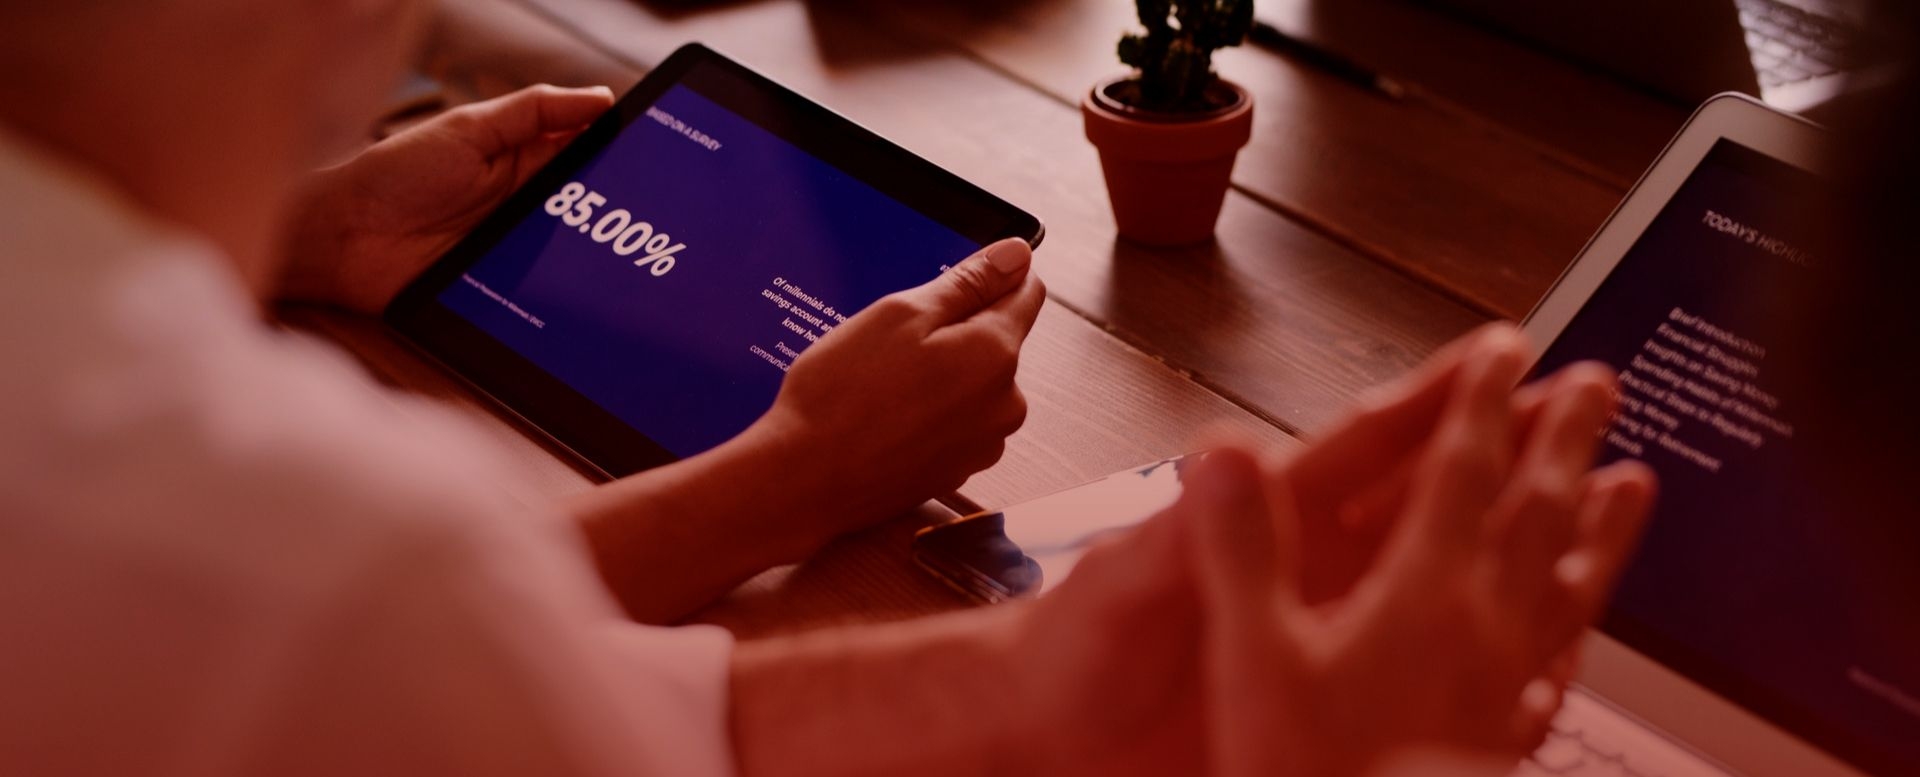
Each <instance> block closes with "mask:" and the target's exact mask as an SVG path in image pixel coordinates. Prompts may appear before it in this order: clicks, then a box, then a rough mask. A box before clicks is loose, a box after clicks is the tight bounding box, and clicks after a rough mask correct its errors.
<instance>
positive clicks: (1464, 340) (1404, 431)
mask: <svg viewBox="0 0 1920 777" xmlns="http://www.w3.org/2000/svg"><path fill="white" fill-rule="evenodd" d="M1512 332H1513V328H1512V325H1510V324H1502V323H1496V324H1489V325H1487V326H1484V327H1481V328H1480V329H1478V330H1475V331H1474V332H1473V333H1471V334H1468V335H1466V336H1464V337H1461V338H1459V339H1457V340H1455V341H1453V342H1452V343H1451V344H1449V345H1448V346H1447V347H1445V348H1443V349H1441V350H1440V351H1439V352H1438V353H1436V354H1435V355H1434V356H1433V358H1431V359H1428V360H1427V362H1426V363H1425V364H1424V365H1423V366H1421V368H1420V369H1419V370H1418V371H1416V372H1414V373H1413V374H1412V375H1410V376H1408V377H1406V378H1404V379H1402V380H1400V381H1398V382H1396V383H1395V384H1393V385H1392V386H1390V387H1388V388H1385V389H1382V390H1380V391H1379V392H1378V393H1376V394H1375V395H1373V396H1372V397H1371V398H1369V399H1367V400H1365V401H1364V402H1363V403H1362V405H1361V407H1360V409H1359V410H1358V411H1357V412H1355V413H1354V414H1352V415H1350V416H1348V417H1347V418H1346V419H1344V420H1342V421H1341V422H1339V423H1337V424H1336V425H1335V426H1334V428H1333V429H1332V430H1331V431H1329V432H1327V433H1326V434H1324V435H1322V436H1321V437H1320V438H1318V439H1316V440H1314V442H1313V446H1312V447H1311V448H1309V449H1308V450H1307V452H1305V453H1302V454H1301V455H1300V456H1299V457H1296V458H1295V459H1294V460H1292V461H1289V462H1287V464H1286V468H1287V469H1288V470H1289V471H1290V472H1291V473H1292V477H1293V479H1294V483H1295V490H1296V492H1297V493H1298V494H1299V498H1300V501H1301V504H1302V508H1303V510H1304V511H1305V512H1307V513H1309V514H1323V513H1322V508H1326V509H1331V508H1332V507H1333V506H1335V505H1338V504H1339V503H1341V502H1344V501H1345V500H1346V499H1348V498H1349V497H1351V496H1352V495H1353V494H1354V493H1355V492H1357V491H1360V490H1362V489H1363V488H1365V487H1367V486H1370V485H1372V484H1374V483H1376V482H1377V481H1379V480H1380V478H1381V471H1382V470H1387V469H1392V468H1393V467H1395V466H1396V463H1397V462H1400V461H1403V460H1405V459H1406V458H1408V457H1410V456H1411V455H1412V454H1413V452H1414V451H1415V450H1416V449H1418V447H1419V446H1420V445H1421V444H1422V443H1424V442H1425V441H1426V440H1427V438H1428V437H1429V436H1430V435H1431V434H1432V433H1433V429H1434V424H1435V423H1436V422H1437V421H1438V419H1439V417H1440V413H1441V411H1442V410H1443V409H1445V408H1446V406H1447V398H1448V397H1449V396H1450V395H1451V393H1452V391H1453V389H1454V384H1455V383H1456V379H1457V378H1458V376H1459V371H1460V366H1461V364H1462V362H1463V361H1464V360H1465V358H1466V356H1467V354H1469V353H1471V352H1473V351H1474V349H1476V348H1478V347H1480V345H1481V344H1482V343H1485V342H1487V340H1488V338H1499V337H1507V336H1511V334H1512Z"/></svg>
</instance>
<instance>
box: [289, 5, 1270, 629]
mask: <svg viewBox="0 0 1920 777" xmlns="http://www.w3.org/2000/svg"><path fill="white" fill-rule="evenodd" d="M447 8H448V11H449V12H450V13H452V14H453V15H454V16H453V18H452V19H443V20H442V22H441V23H442V29H458V30H459V32H458V34H457V35H452V36H449V37H450V38H451V40H449V41H448V42H447V43H446V44H445V45H442V46H439V47H437V48H435V49H434V51H433V54H432V56H431V57H430V59H429V64H428V68H427V69H429V70H430V71H432V72H433V73H434V74H435V75H436V76H438V77H441V78H443V79H445V80H449V81H451V82H453V83H455V84H458V85H461V86H462V87H463V89H462V91H468V92H475V93H479V94H482V95H484V94H494V93H499V92H504V91H508V90H511V89H514V88H517V87H519V86H522V85H524V84H526V83H533V82H540V81H546V82H557V83H571V84H587V83H609V84H612V85H615V86H617V87H624V86H625V85H626V84H627V83H629V82H631V81H632V80H633V79H634V77H635V75H636V74H637V72H638V70H637V68H635V67H634V66H632V65H630V64H627V63H624V62H621V61H618V60H615V59H611V58H607V57H603V56H596V55H594V54H593V53H592V52H585V53H583V54H580V55H579V56H577V57H569V56H567V55H566V52H568V51H574V52H576V53H580V51H581V50H580V48H579V46H578V44H577V42H572V41H570V39H569V38H567V37H566V36H565V35H564V34H561V35H558V36H556V35H555V34H554V33H555V30H554V29H553V28H552V27H551V25H549V24H547V23H546V21H545V20H544V19H543V18H542V17H539V16H536V15H533V14H530V13H529V12H527V10H526V9H525V8H522V7H520V6H516V5H512V4H510V3H505V2H501V0H458V1H457V2H450V3H448V4H447ZM282 318H283V320H285V321H287V322H289V323H290V324H291V325H292V326H294V327H295V328H297V329H301V330H304V331H307V332H312V333H315V334H318V335H320V336H323V337H326V338H329V339H331V340H334V341H336V342H338V343H340V344H342V345H343V346H345V347H346V348H347V349H348V350H349V351H350V352H352V353H353V354H355V355H356V356H357V357H358V358H359V359H360V360H361V361H362V362H363V363H364V364H365V365H366V366H367V367H368V368H369V369H370V370H371V371H372V372H373V373H374V374H375V375H376V376H378V377H379V378H380V379H381V380H383V381H385V382H387V383H388V384H390V385H393V386H397V387H399V388H401V389H403V390H405V391H408V392H410V393H414V394H419V395H424V396H427V397H430V398H433V399H437V400H439V401H440V403H441V404H444V405H446V406H449V407H451V408H452V409H453V410H454V411H456V412H459V413H461V414H464V415H466V416H468V417H469V418H471V419H472V420H473V421H474V422H475V423H476V424H477V425H478V426H479V427H480V428H481V429H482V430H483V431H485V432H486V433H488V434H489V435H490V437H491V438H492V439H493V440H494V441H495V442H496V443H497V444H498V445H499V446H500V450H501V452H502V454H503V455H505V456H507V457H509V458H510V459H511V460H512V461H513V463H514V464H515V467H516V469H517V470H518V472H519V474H520V475H521V478H519V479H516V480H515V481H514V482H510V483H504V484H502V487H503V488H504V489H505V490H506V491H507V492H508V493H509V494H510V495H511V496H512V497H513V498H516V499H518V500H519V501H521V502H522V503H525V504H527V505H529V506H530V507H538V506H542V505H545V504H549V503H551V502H552V501H553V500H554V499H558V498H561V497H564V496H566V495H568V494H572V493H577V492H578V491H579V490H581V489H585V488H589V487H591V484H592V481H591V480H590V479H589V478H588V477H587V476H586V475H584V474H582V473H581V472H580V471H578V470H576V469H575V468H573V467H571V466H569V465H568V464H567V463H565V462H564V461H563V460H562V459H561V458H559V457H558V456H557V455H556V454H555V452H554V451H551V450H549V449H548V448H546V447H545V446H544V445H543V444H541V443H540V442H536V441H535V438H534V437H533V436H531V435H530V434H529V433H527V431H526V430H523V429H521V428H520V427H518V426H517V425H516V423H515V422H513V421H511V420H509V419H508V418H507V417H506V416H505V415H504V414H501V413H499V412H497V411H496V410H495V409H493V408H492V407H491V406H490V405H488V404H487V403H486V402H485V401H484V399H483V398H481V397H479V396H477V395H476V394H474V393H473V392H472V391H471V390H470V389H469V388H468V387H466V386H465V385H464V384H462V383H461V382H459V381H458V380H457V379H455V378H453V377H451V376H449V375H447V374H446V373H444V372H442V371H441V370H440V369H438V368H437V367H435V366H433V365H432V364H430V363H428V362H426V361H425V360H423V359H421V358H420V357H419V356H418V355H417V354H415V353H413V352H412V351H411V350H410V349H408V348H407V347H406V346H405V345H404V344H403V343H401V342H399V341H398V339H397V338H396V337H395V336H394V335H393V334H392V333H391V332H390V331H388V330H387V329H385V328H384V327H383V326H381V325H380V324H379V323H378V322H376V321H372V320H369V319H365V318H359V317H355V316H351V315H347V314H343V313H338V312H333V311H326V310H318V309H313V308H294V309H289V310H286V311H283V312H282ZM1020 381H1021V385H1022V386H1023V387H1025V389H1026V391H1027V393H1028V396H1029V399H1030V401H1031V404H1032V408H1033V412H1032V420H1031V421H1030V422H1029V424H1028V426H1027V428H1025V429H1023V430H1022V431H1021V432H1020V433H1019V434H1018V435H1016V436H1015V437H1014V438H1013V439H1012V440H1010V441H1009V446H1008V454H1007V457H1006V459H1004V460H1003V462H1002V463H1001V464H1000V465H999V466H996V467H994V468H993V469H991V470H989V471H987V472H984V473H981V474H980V475H978V476H976V477H975V478H974V479H973V480H972V481H971V482H969V483H968V484H967V486H966V488H965V489H964V490H963V492H964V493H965V494H966V495H967V498H969V499H972V500H977V501H979V502H983V503H988V504H1004V503H1007V502H1011V501H1016V500H1019V499H1024V498H1029V497H1032V496H1037V495H1040V494H1043V493H1047V492H1051V491H1054V490H1057V489H1060V488H1064V487H1067V486H1071V485H1074V484H1077V483H1080V482H1083V481H1086V480H1089V479H1092V478H1094V477H1098V476H1101V475H1105V474H1107V473H1109V472H1113V471H1116V470H1119V469H1123V468H1125V467H1129V466H1134V465H1137V464H1140V463H1144V462H1147V461H1150V460H1153V459H1155V458H1157V457H1161V456H1165V455H1168V454H1170V453H1174V452H1178V451H1181V450H1184V449H1186V447H1187V446H1188V445H1190V444H1191V443H1192V441H1193V435H1194V434H1195V433H1196V432H1197V431H1198V430H1200V429H1202V428H1204V427H1206V426H1209V425H1212V424H1224V425H1227V426H1229V427H1233V428H1238V429H1240V430H1242V431H1243V432H1244V433H1246V434H1247V435H1249V436H1251V437H1253V438H1255V439H1256V440H1259V441H1261V442H1262V443H1263V444H1266V445H1269V446H1273V447H1288V446H1293V445H1296V444H1297V443H1296V442H1294V440H1293V439H1292V438H1291V437H1289V436H1287V435H1286V434H1285V433H1284V432H1282V431H1281V430H1279V429H1277V428H1275V427H1273V426H1271V425H1269V424H1267V423H1264V422H1263V421H1262V420H1261V419H1260V418H1258V417H1257V416H1256V415H1254V414H1251V413H1248V412H1246V411H1244V410H1242V409H1241V408H1239V407H1236V406H1235V405H1233V404H1232V403H1230V402H1228V401H1227V400H1225V399H1223V398H1222V397H1220V396H1218V395H1216V394H1213V393H1211V392H1209V391H1207V390H1206V389H1205V388H1204V387H1202V386H1200V385H1198V384H1196V383H1194V382H1192V381H1190V380H1187V379H1185V378H1184V377H1183V376H1182V375H1180V374H1179V373H1178V372H1176V371H1175V370H1172V369H1170V368H1168V367H1167V366H1166V365H1165V364H1163V363H1161V362H1160V361H1158V360H1156V359H1154V358H1152V357H1150V356H1148V355H1146V354H1143V353H1141V352H1139V351H1137V350H1135V349H1133V348H1131V347H1129V346H1127V345H1126V344H1124V343H1122V342H1121V341H1119V340H1117V339H1115V338H1113V337H1112V336H1110V335H1108V334H1106V333H1105V332H1103V331H1101V330H1100V329H1099V328H1097V327H1095V326H1093V325H1091V324H1089V323H1088V322H1086V321H1085V320H1084V319H1081V318H1080V317H1078V316H1076V315H1074V314H1073V313H1072V312H1070V311H1068V310H1066V309H1064V308H1060V307H1050V308H1049V309H1048V310H1047V311H1045V313H1043V315H1042V317H1041V320H1040V323H1039V325H1038V326H1037V327H1036V329H1035V332H1034V335H1033V337H1032V339H1031V340H1030V341H1029V344H1028V346H1027V350H1026V356H1025V358H1024V360H1023V364H1022V368H1021V374H1020ZM952 516H953V513H952V512H951V511H950V510H947V509H945V508H943V507H940V506H938V505H928V506H926V507H923V508H922V509H920V510H918V511H915V512H914V513H912V514H910V515H907V516H903V517H901V518H899V519H897V520H894V521H890V522H888V523H885V524H882V525H881V526H878V527H875V528H873V529H870V530H868V531H865V532H860V533H856V534H853V535H849V536H848V537H845V538H842V539H841V540H839V541H837V542H835V543H834V544H833V545H831V546H830V547H829V548H827V549H826V550H825V551H823V552H822V553H820V554H818V555H817V556H816V557H814V558H813V559H810V560H809V561H808V562H806V563H804V564H800V565H796V566H791V567H784V568H781V569H776V570H772V571H769V572H767V573H765V574H763V575H761V576H759V577H758V578H755V579H754V580H752V581H749V582H748V583H746V584H745V585H742V586H741V587H740V588H739V589H738V590H736V591H734V592H733V593H731V594H730V595H729V596H727V597H726V598H725V599H723V600H722V601H720V602H718V603H716V604H715V605H713V606H712V607H709V608H707V609H706V610H703V611H702V612H700V613H698V614H697V615H696V616H695V617H694V619H693V620H696V621H700V622H707V623H717V624H721V625H724V626H726V627H728V628H729V629H731V630H733V631H734V632H735V633H736V634H738V635H740V636H742V637H746V638H751V637H758V636H765V635H769V634H776V633H785V632H791V631H797V630H802V629H806V628H812V627H817V626H821V625H827V624H833V623H845V622H870V621H874V620H887V619H893V618H903V617H913V616H917V615H922V614H926V613H929V612H936V611H939V610H944V609H950V608H953V607H958V606H964V605H965V602H964V600H962V599H961V598H960V597H958V595H957V594H953V593H952V592H950V591H949V590H948V589H946V588H945V587H944V586H943V585H941V584H939V583H938V582H936V581H935V580H933V579H932V578H931V577H929V576H927V575H926V574H924V573H922V572H920V571H918V570H917V569H914V568H913V566H912V562H911V561H910V560H909V557H908V553H907V545H908V542H909V541H910V539H911V537H912V534H913V532H914V531H916V530H917V529H919V528H920V527H922V526H925V525H928V524H929V523H931V522H936V521H941V520H947V519H950V518H951V517H952Z"/></svg>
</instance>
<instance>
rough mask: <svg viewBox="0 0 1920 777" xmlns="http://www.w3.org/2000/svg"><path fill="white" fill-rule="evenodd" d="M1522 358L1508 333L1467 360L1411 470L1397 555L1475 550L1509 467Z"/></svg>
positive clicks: (1454, 556) (1457, 554)
mask: <svg viewBox="0 0 1920 777" xmlns="http://www.w3.org/2000/svg"><path fill="white" fill-rule="evenodd" d="M1528 359H1529V352H1528V350H1527V347H1526V341H1525V340H1524V339H1523V338H1522V337H1521V336H1520V334H1519V333H1518V332H1515V331H1513V330H1507V331H1506V332H1504V333H1501V334H1499V335H1497V336H1493V337H1489V338H1487V339H1486V340H1484V341H1483V342H1481V343H1479V344H1477V345H1476V347H1475V349H1474V351H1473V353H1472V354H1470V355H1469V356H1468V357H1467V360H1466V362H1465V363H1464V364H1463V365H1462V368H1461V371H1460V375H1459V378H1458V379H1457V380H1456V383H1457V386H1458V388H1457V389H1456V390H1455V391H1454V393H1453V396H1452V397H1450V398H1449V400H1448V407H1447V409H1446V411H1445V414H1444V415H1443V416H1442V418H1441V421H1440V427H1439V428H1438V429H1437V430H1436V431H1435V432H1434V436H1433V440H1432V441H1431V443H1430V444H1429V445H1428V446H1427V448H1426V449H1425V450H1424V451H1423V452H1422V454H1421V462H1420V465H1419V467H1418V468H1417V469H1416V470H1415V474H1414V483H1413V486H1412V489H1411V491H1410V492H1409V497H1408V505H1407V518H1406V520H1407V523H1408V525H1407V526H1406V527H1405V528H1404V529H1403V530H1402V531H1401V532H1400V536H1399V537H1398V538H1396V542H1398V543H1400V544H1402V545H1403V546H1405V549H1404V550H1403V551H1398V552H1405V553H1409V554H1412V555H1414V556H1416V557H1424V558H1427V559H1430V560H1441V561H1446V562H1449V563H1459V562H1463V561H1465V560H1466V559H1468V558H1470V557H1471V556H1472V554H1474V553H1475V552H1477V550H1478V548H1479V545H1480V542H1481V538H1482V537H1483V536H1484V533H1485V529H1486V525H1485V522H1486V515H1487V512H1488V509H1489V508H1490V507H1491V506H1492V504H1493V502H1494V500H1495V498H1497V497H1498V496H1499V493H1500V489H1501V486H1502V485H1503V484H1504V482H1505V479H1506V474H1507V470H1508V469H1509V467H1510V464H1511V455H1510V454H1509V453H1508V450H1509V448H1510V445H1511V442H1510V437H1509V435H1510V434H1511V432H1510V429H1511V428H1512V424H1513V418H1512V415H1513V408H1512V405H1511V402H1512V399H1511V397H1512V393H1513V388H1514V385H1515V384H1517V383H1518V382H1519V381H1520V375H1521V373H1522V372H1523V371H1525V370H1526V367H1527V362H1528ZM1420 566H1424V565H1420Z"/></svg>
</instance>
